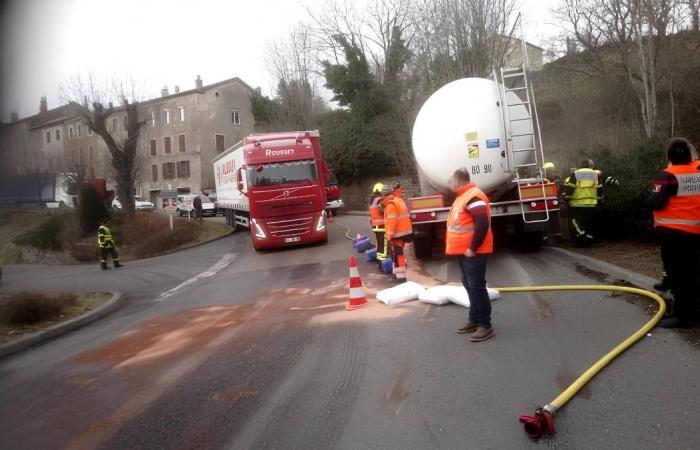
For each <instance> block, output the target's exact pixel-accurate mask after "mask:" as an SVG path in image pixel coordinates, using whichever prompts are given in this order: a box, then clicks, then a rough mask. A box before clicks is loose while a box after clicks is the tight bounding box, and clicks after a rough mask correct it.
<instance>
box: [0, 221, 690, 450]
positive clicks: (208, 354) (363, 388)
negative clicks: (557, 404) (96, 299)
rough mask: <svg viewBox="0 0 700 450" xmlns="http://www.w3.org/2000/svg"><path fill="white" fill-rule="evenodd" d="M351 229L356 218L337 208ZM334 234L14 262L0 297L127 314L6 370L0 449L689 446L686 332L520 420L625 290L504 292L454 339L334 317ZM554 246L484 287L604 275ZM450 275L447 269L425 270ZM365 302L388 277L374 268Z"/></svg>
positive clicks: (350, 315) (383, 311)
mask: <svg viewBox="0 0 700 450" xmlns="http://www.w3.org/2000/svg"><path fill="white" fill-rule="evenodd" d="M338 220H339V221H340V222H343V223H347V224H348V225H350V226H351V228H352V230H353V233H354V232H356V231H358V230H360V231H366V229H365V225H366V222H367V220H366V218H362V217H349V216H345V217H341V218H339V219H338ZM344 233H345V230H343V229H341V228H340V227H337V226H332V227H331V236H330V242H329V244H328V245H327V246H312V247H303V248H297V249H290V250H284V251H273V252H264V253H255V252H254V251H252V250H251V246H250V242H249V237H248V235H247V234H246V233H240V234H236V235H233V236H230V237H227V238H225V239H221V240H218V241H215V242H212V243H209V244H206V245H203V246H200V247H196V248H192V249H189V250H185V251H182V252H179V253H175V254H171V255H167V256H163V257H158V258H151V259H145V260H141V261H135V262H131V263H129V264H128V265H127V267H125V268H123V269H120V270H111V271H108V272H102V271H100V270H99V267H98V266H97V265H76V266H53V267H49V266H10V267H6V268H5V270H4V281H3V286H2V290H3V291H13V290H20V289H28V288H31V289H36V290H47V291H51V290H63V291H74V290H112V289H114V290H120V291H122V292H124V293H125V294H126V295H127V296H128V298H129V302H128V304H127V305H125V306H124V307H122V308H121V309H119V310H118V311H116V312H115V313H113V314H112V315H110V316H109V317H107V318H105V319H102V320H100V321H98V322H96V323H93V324H92V325H90V326H88V327H86V328H83V329H81V330H78V331H76V332H74V333H71V334H69V335H66V336H64V337H61V338H59V339H56V340H54V341H52V342H49V343H47V344H45V345H43V346H40V347H37V348H33V349H30V350H28V351H25V352H22V353H20V354H17V355H15V356H12V357H9V358H6V359H4V360H2V361H0V447H1V448H3V449H13V450H20V449H32V450H37V449H59V448H67V449H90V448H105V449H209V448H213V449H217V448H234V449H238V448H240V449H247V448H256V449H258V448H276V449H294V448H299V449H316V448H318V449H326V448H341V449H358V448H377V449H385V448H400V449H426V448H446V449H456V448H466V449H521V448H524V449H527V448H538V447H542V446H544V447H547V448H572V449H594V448H595V449H598V448H600V449H603V448H605V449H608V448H630V449H646V448H649V449H652V448H653V449H656V448H664V449H691V448H700V434H698V424H700V401H699V400H700V391H699V389H698V384H699V383H700V381H699V380H700V353H698V351H699V350H698V349H697V348H696V347H695V346H694V341H693V338H694V336H691V335H686V334H682V333H678V332H672V331H667V330H660V329H656V330H653V332H652V333H651V335H650V336H647V337H646V338H644V339H643V340H642V342H640V343H639V344H637V345H636V346H635V347H633V348H632V349H631V350H629V351H628V352H627V353H625V354H624V355H622V356H621V357H620V358H618V359H617V360H616V361H615V362H613V364H612V365H611V366H609V367H608V368H606V369H605V370H604V371H603V372H602V373H601V374H600V375H599V376H598V377H596V378H595V379H594V380H593V381H592V382H591V383H590V384H589V385H588V386H587V387H586V388H585V389H584V390H583V391H582V392H581V393H580V394H579V395H578V396H577V397H575V398H574V399H573V400H572V401H571V402H570V403H569V404H568V405H566V406H565V407H564V408H563V409H562V410H561V411H560V412H559V413H558V414H557V416H556V418H555V421H556V423H557V426H558V434H557V435H556V436H554V437H553V438H550V439H545V440H542V441H540V442H537V443H536V442H532V441H530V440H528V439H527V438H526V436H525V435H524V433H523V431H522V429H521V427H520V424H519V423H518V420H517V419H518V416H519V415H520V414H524V413H528V414H530V413H532V412H533V411H534V410H535V408H536V407H538V406H541V405H543V404H545V403H547V402H549V401H550V400H552V399H553V398H554V397H555V396H556V395H557V394H558V393H559V392H560V391H561V390H562V389H563V388H564V387H566V386H567V385H568V384H569V383H570V382H571V381H573V380H574V379H575V378H576V377H577V376H578V375H579V374H580V373H581V372H582V371H583V370H585V369H586V368H587V367H588V366H589V365H590V364H591V363H593V362H594V361H595V360H597V359H598V358H599V357H600V356H602V355H603V354H604V353H606V352H607V351H608V350H609V349H610V348H611V347H612V346H614V345H615V344H616V343H618V342H619V341H621V340H622V339H623V338H625V337H626V336H628V335H629V334H631V333H632V332H633V331H635V330H636V329H637V328H639V327H640V326H641V324H642V323H643V322H644V321H645V320H647V316H645V315H644V312H643V305H641V304H639V302H637V301H635V300H634V299H632V298H629V297H625V296H618V297H611V296H608V295H606V294H605V293H597V294H578V293H577V294H571V293H568V294H559V293H551V292H550V293H543V294H508V295H504V296H503V298H502V299H500V300H497V301H496V302H494V305H493V306H494V326H495V328H496V337H495V338H494V339H492V340H489V341H487V342H484V343H480V344H472V343H470V342H469V341H468V339H467V338H466V337H465V336H462V335H457V334H455V333H454V330H455V329H456V328H458V327H459V326H461V325H462V324H463V322H464V319H465V311H466V310H465V309H463V308H461V307H459V306H456V305H447V306H442V307H436V306H428V305H424V304H421V303H418V302H411V303H407V304H403V305H400V306H397V307H394V308H387V307H386V306H384V305H383V304H381V303H379V302H376V300H370V303H371V305H370V306H369V307H368V308H365V309H362V310H357V311H351V312H347V311H345V310H344V303H345V302H346V301H347V273H348V264H347V258H348V256H349V255H350V254H351V250H352V249H351V247H350V243H349V241H347V240H346V239H345V237H344ZM575 263H576V262H575V261H570V260H567V259H565V258H562V257H561V256H558V254H555V253H554V252H551V251H546V250H544V251H541V252H539V253H535V254H521V253H516V252H511V251H508V250H504V251H501V252H499V253H498V254H497V255H495V256H494V257H493V258H492V259H491V261H490V266H489V284H490V285H491V286H505V285H508V286H511V285H536V284H580V283H589V284H590V283H598V282H599V281H600V280H599V279H597V278H598V277H600V276H601V275H600V274H596V273H592V272H589V271H586V270H582V268H581V267H580V266H578V267H577V265H576V264H575ZM426 267H427V268H429V269H430V270H432V271H434V272H435V273H437V274H438V275H440V274H441V275H440V276H441V277H442V278H446V279H455V278H456V276H457V274H456V270H455V268H454V267H453V266H449V265H448V266H444V265H442V266H441V265H436V264H435V263H432V264H428V265H427V266H426ZM360 273H361V274H362V276H363V281H364V283H365V285H366V288H367V290H368V293H369V296H370V297H373V293H374V292H376V290H377V289H381V288H383V287H386V286H388V284H387V281H386V279H385V277H384V276H383V275H380V274H379V273H377V271H376V267H375V266H374V265H371V264H368V263H364V262H362V263H361V264H360Z"/></svg>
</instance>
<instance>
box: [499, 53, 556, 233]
mask: <svg viewBox="0 0 700 450" xmlns="http://www.w3.org/2000/svg"><path fill="white" fill-rule="evenodd" d="M499 75H500V77H499V79H498V80H497V83H498V90H499V96H500V99H501V105H502V106H503V107H502V108H501V113H502V115H503V123H504V125H505V127H506V130H505V132H506V148H507V151H508V154H509V157H510V159H511V162H512V164H511V165H510V167H511V168H512V170H513V174H514V179H513V181H514V182H515V183H516V184H517V185H518V199H519V200H520V209H521V213H522V216H523V222H525V223H536V222H547V221H549V205H548V204H547V190H546V188H545V185H544V173H543V170H542V165H543V164H544V151H543V150H542V134H541V133H540V122H539V119H538V117H537V105H536V103H535V92H534V90H533V88H532V83H531V82H530V81H529V80H528V77H527V70H526V69H525V65H522V66H520V67H517V68H512V69H504V68H501V69H500V73H499ZM511 92H512V93H513V94H515V95H514V96H511V97H512V98H510V99H509V98H508V97H509V96H508V93H511ZM517 106H523V107H524V108H525V109H526V111H527V117H518V118H512V117H511V108H513V107H517ZM523 122H525V123H529V125H530V127H529V130H530V131H529V132H522V133H518V134H513V124H515V123H523ZM527 137H531V142H532V146H531V147H517V146H515V141H514V140H513V138H527ZM518 140H525V141H528V140H527V139H518ZM521 155H522V156H525V158H524V161H529V162H527V163H521V164H518V163H517V161H516V157H517V156H521ZM532 171H534V172H535V175H534V177H533V176H532V175H531V172H532ZM525 172H530V174H529V176H525V175H524V173H525ZM529 183H538V184H539V185H540V186H541V188H542V201H543V202H544V213H545V215H544V218H542V219H532V218H529V217H528V212H527V211H525V204H524V203H523V197H522V190H521V187H522V186H524V185H526V184H529ZM539 212H540V211H537V213H539ZM530 214H533V213H530Z"/></svg>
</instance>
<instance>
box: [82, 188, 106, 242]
mask: <svg viewBox="0 0 700 450" xmlns="http://www.w3.org/2000/svg"><path fill="white" fill-rule="evenodd" d="M77 212H78V217H79V218H80V227H81V229H82V231H83V233H85V234H90V233H94V232H95V231H97V228H98V227H99V226H100V222H101V221H102V219H104V218H105V217H109V213H108V212H107V208H105V205H104V202H103V201H102V199H101V198H100V196H99V195H98V194H97V191H96V190H95V188H94V187H93V186H91V185H89V184H86V185H83V186H81V188H80V194H79V200H78V211H77Z"/></svg>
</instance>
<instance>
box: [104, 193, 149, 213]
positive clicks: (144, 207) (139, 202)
mask: <svg viewBox="0 0 700 450" xmlns="http://www.w3.org/2000/svg"><path fill="white" fill-rule="evenodd" d="M134 207H135V208H136V211H153V210H154V209H155V205H154V204H153V203H151V202H149V201H147V200H144V199H143V197H139V196H138V195H137V196H135V197H134ZM112 209H122V203H121V202H120V201H119V199H118V198H117V197H114V200H112Z"/></svg>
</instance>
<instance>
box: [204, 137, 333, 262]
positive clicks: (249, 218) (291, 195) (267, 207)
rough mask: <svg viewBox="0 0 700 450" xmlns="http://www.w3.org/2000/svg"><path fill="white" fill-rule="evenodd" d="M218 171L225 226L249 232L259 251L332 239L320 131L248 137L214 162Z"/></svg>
mask: <svg viewBox="0 0 700 450" xmlns="http://www.w3.org/2000/svg"><path fill="white" fill-rule="evenodd" d="M214 171H215V175H216V180H217V195H218V196H219V199H218V204H219V207H220V208H222V209H223V210H224V215H225V216H226V221H227V223H229V224H230V225H233V226H236V227H248V228H249V229H250V234H251V238H252V241H253V246H254V247H255V249H256V250H260V249H267V248H275V247H284V246H289V245H296V244H304V243H311V242H325V241H327V240H328V230H327V221H326V212H325V208H326V193H325V186H326V182H327V180H328V169H327V167H326V163H325V161H324V160H323V158H322V156H321V146H320V140H319V135H318V132H313V131H298V132H290V133H274V134H262V135H251V136H248V137H246V138H245V139H244V140H243V141H242V145H238V146H234V147H232V148H231V149H229V150H227V151H226V152H224V153H222V154H221V155H220V156H219V157H218V158H217V159H216V160H215V161H214ZM231 184H235V186H231Z"/></svg>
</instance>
